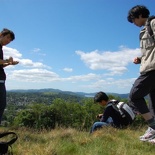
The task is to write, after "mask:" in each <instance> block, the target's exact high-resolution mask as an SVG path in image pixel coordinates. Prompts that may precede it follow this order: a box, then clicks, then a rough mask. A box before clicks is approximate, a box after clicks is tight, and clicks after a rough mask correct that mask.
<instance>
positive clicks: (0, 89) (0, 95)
mask: <svg viewBox="0 0 155 155" xmlns="http://www.w3.org/2000/svg"><path fill="white" fill-rule="evenodd" d="M5 107H6V88H5V83H0V124H1V120H2V116H3V113H4V109H5Z"/></svg>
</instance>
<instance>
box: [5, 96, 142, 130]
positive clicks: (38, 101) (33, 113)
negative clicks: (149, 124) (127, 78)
mask: <svg viewBox="0 0 155 155" xmlns="http://www.w3.org/2000/svg"><path fill="white" fill-rule="evenodd" d="M22 96H23V99H22ZM109 98H110V99H117V100H121V98H120V97H116V96H113V95H109ZM7 99H8V100H9V101H10V102H9V103H8V105H7V108H6V110H5V113H4V118H3V120H5V121H3V122H4V125H6V126H15V127H22V126H24V127H29V128H34V129H54V128H56V127H65V128H68V127H71V128H76V129H78V130H89V129H90V127H91V125H92V124H93V123H94V121H97V119H96V115H97V114H98V113H102V112H103V107H101V106H99V105H96V104H94V101H93V98H91V97H89V98H88V97H79V96H78V97H77V96H72V95H66V94H65V95H63V94H61V95H58V94H42V93H41V94H38V93H30V94H20V93H11V94H9V95H8V98H7ZM30 99H31V100H30ZM17 101H18V102H17ZM25 101H27V102H25ZM45 101H46V102H45ZM121 101H122V100H121ZM123 101H124V102H127V99H123ZM22 102H24V104H22ZM142 121H143V120H142V118H141V117H137V118H136V122H138V124H141V123H142ZM136 124H137V123H136Z"/></svg>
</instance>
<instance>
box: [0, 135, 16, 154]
mask: <svg viewBox="0 0 155 155" xmlns="http://www.w3.org/2000/svg"><path fill="white" fill-rule="evenodd" d="M10 136H11V140H9V141H4V140H3V141H0V155H13V152H12V144H13V143H14V142H15V141H16V140H17V139H18V136H17V134H16V133H15V132H3V133H0V138H3V137H7V139H8V138H10Z"/></svg>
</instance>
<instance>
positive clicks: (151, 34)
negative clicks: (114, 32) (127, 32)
mask: <svg viewBox="0 0 155 155" xmlns="http://www.w3.org/2000/svg"><path fill="white" fill-rule="evenodd" d="M152 19H155V16H150V17H149V18H148V19H147V21H146V29H147V30H148V33H149V35H150V36H151V37H152V38H153V39H155V38H154V36H153V31H152V28H151V24H150V23H151V20H152ZM142 36H143V34H140V35H139V39H140V40H141V38H142Z"/></svg>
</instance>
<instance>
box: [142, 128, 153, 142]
mask: <svg viewBox="0 0 155 155" xmlns="http://www.w3.org/2000/svg"><path fill="white" fill-rule="evenodd" d="M153 138H155V130H154V129H152V128H151V127H148V129H147V130H146V131H145V134H144V135H143V136H140V137H139V139H140V140H141V141H148V140H151V139H153Z"/></svg>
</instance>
